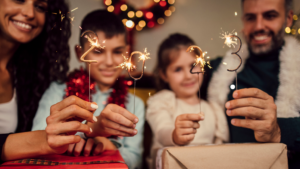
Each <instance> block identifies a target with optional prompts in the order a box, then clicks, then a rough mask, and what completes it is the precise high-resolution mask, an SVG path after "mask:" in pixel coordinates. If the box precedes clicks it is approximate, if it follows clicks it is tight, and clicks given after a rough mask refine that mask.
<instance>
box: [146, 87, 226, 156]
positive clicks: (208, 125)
mask: <svg viewBox="0 0 300 169" xmlns="http://www.w3.org/2000/svg"><path fill="white" fill-rule="evenodd" d="M147 105H148V108H147V112H146V119H147V121H148V123H149V125H150V127H151V129H152V132H153V135H154V138H153V145H152V148H151V154H152V157H153V155H154V153H155V150H157V149H159V148H162V147H166V146H176V144H175V143H174V142H173V139H172V132H173V130H174V128H175V120H176V117H177V116H179V115H181V114H190V113H195V114H196V113H200V103H199V104H196V105H190V104H187V103H186V102H184V101H182V100H180V99H178V98H176V97H175V93H174V92H172V91H170V90H162V91H160V92H158V93H157V94H155V95H153V96H152V97H150V98H149V100H148V102H147ZM216 111H222V109H220V108H217V107H215V105H212V104H210V103H208V102H207V101H205V100H201V112H202V113H204V114H205V119H204V120H203V121H200V122H199V123H200V128H199V129H198V130H197V133H196V134H195V138H194V140H193V141H191V142H190V143H189V145H203V144H212V143H222V142H227V141H228V137H229V135H228V132H226V133H220V131H218V129H219V128H220V127H221V128H224V127H226V128H227V127H228V126H227V122H226V118H225V112H222V113H220V112H219V113H216ZM220 115H221V116H223V117H218V116H220Z"/></svg>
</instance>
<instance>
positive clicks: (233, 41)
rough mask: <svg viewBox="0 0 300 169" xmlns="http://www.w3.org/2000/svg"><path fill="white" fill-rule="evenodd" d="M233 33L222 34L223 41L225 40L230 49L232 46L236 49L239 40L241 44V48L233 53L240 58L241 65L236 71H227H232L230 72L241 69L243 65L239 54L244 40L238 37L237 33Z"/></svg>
mask: <svg viewBox="0 0 300 169" xmlns="http://www.w3.org/2000/svg"><path fill="white" fill-rule="evenodd" d="M233 31H234V30H233ZM233 31H232V32H231V33H228V32H225V33H222V34H221V35H222V36H221V37H220V38H221V39H225V42H224V44H225V45H227V46H228V47H231V46H233V47H235V45H237V39H238V40H239V42H240V46H239V48H238V50H237V51H236V52H232V53H231V54H233V55H236V56H238V57H239V59H240V64H239V65H238V67H236V68H235V69H227V71H230V72H233V71H237V69H238V68H240V67H241V65H242V58H241V56H240V55H239V54H238V52H239V51H240V50H241V47H242V40H241V39H240V38H239V37H238V36H237V33H233ZM223 32H224V31H223Z"/></svg>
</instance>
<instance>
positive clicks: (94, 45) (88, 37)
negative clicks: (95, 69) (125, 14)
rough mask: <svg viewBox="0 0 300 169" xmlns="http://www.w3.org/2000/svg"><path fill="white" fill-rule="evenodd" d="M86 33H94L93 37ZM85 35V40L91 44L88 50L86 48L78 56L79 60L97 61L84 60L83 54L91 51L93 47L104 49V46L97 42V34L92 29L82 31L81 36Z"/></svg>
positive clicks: (92, 61) (94, 61)
mask: <svg viewBox="0 0 300 169" xmlns="http://www.w3.org/2000/svg"><path fill="white" fill-rule="evenodd" d="M86 33H92V34H94V38H91V37H90V36H88V35H85V34H86ZM83 36H84V37H85V38H87V40H88V41H89V42H90V44H91V48H90V49H89V50H87V51H86V52H84V54H83V55H82V56H81V57H80V60H81V61H82V62H86V63H97V62H98V61H97V60H84V58H85V56H86V55H87V54H88V53H89V52H91V51H92V50H93V49H95V48H99V49H104V48H105V46H101V45H100V43H99V40H98V36H97V34H96V33H95V32H93V31H90V30H87V31H85V32H83V33H82V35H81V37H83Z"/></svg>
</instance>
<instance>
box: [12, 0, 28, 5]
mask: <svg viewBox="0 0 300 169" xmlns="http://www.w3.org/2000/svg"><path fill="white" fill-rule="evenodd" d="M13 1H14V2H15V3H18V4H21V3H24V2H25V0H13Z"/></svg>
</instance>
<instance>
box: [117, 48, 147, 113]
mask: <svg viewBox="0 0 300 169" xmlns="http://www.w3.org/2000/svg"><path fill="white" fill-rule="evenodd" d="M136 54H138V55H140V56H139V60H138V62H139V61H143V66H142V74H141V76H140V77H133V76H131V74H130V72H131V71H132V70H133V68H134V67H135V66H134V65H133V64H132V63H131V59H132V56H133V55H136ZM149 55H150V53H148V52H147V48H146V49H145V50H144V53H142V52H140V51H134V52H132V53H131V54H130V57H129V58H126V57H125V56H124V55H123V57H124V62H123V63H121V64H120V65H119V66H117V67H116V68H122V69H124V68H126V69H127V71H128V75H129V76H130V77H131V78H132V79H133V80H134V85H133V91H134V92H133V93H134V94H133V96H134V98H133V99H134V100H133V114H135V86H136V81H137V80H140V79H141V78H142V77H143V75H144V68H145V61H146V60H148V59H150V57H148V56H149Z"/></svg>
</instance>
